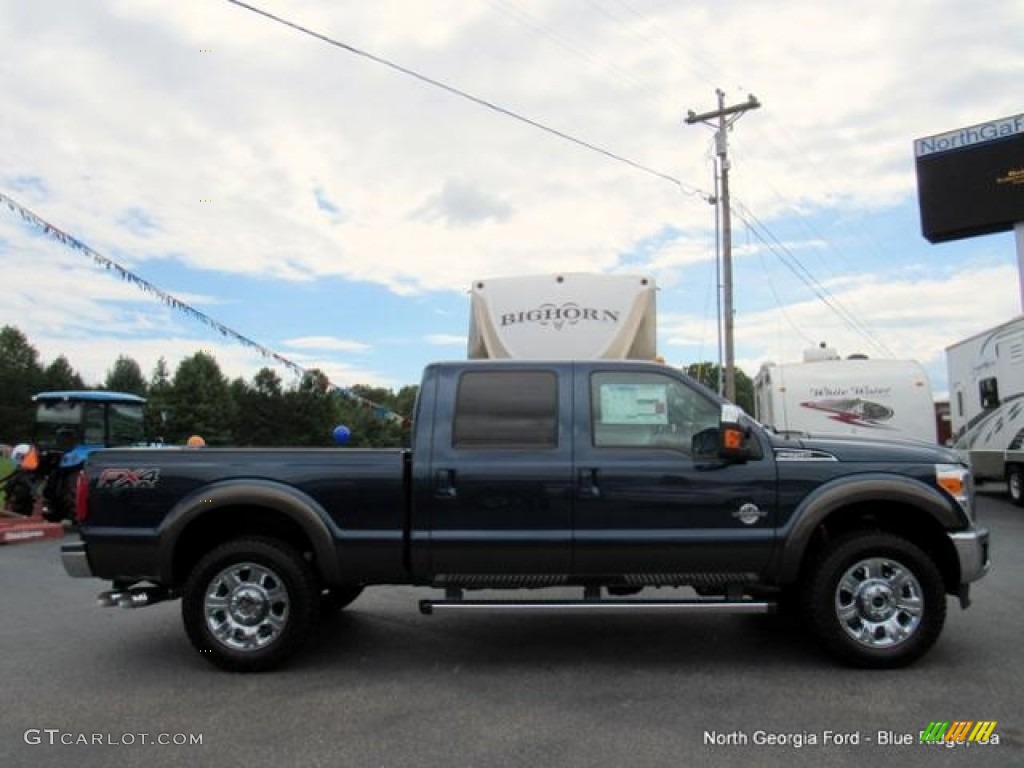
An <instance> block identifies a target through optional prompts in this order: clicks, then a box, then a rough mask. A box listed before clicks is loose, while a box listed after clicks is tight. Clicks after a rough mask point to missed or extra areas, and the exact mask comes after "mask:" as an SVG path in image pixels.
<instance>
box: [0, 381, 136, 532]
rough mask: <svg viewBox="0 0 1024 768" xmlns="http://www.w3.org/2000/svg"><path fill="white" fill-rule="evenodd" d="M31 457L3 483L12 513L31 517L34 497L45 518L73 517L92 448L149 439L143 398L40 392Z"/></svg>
mask: <svg viewBox="0 0 1024 768" xmlns="http://www.w3.org/2000/svg"><path fill="white" fill-rule="evenodd" d="M32 401H33V402H34V403H35V407H36V418H35V431H34V435H33V448H32V452H33V454H34V457H33V459H32V461H31V462H30V463H29V464H28V465H26V466H23V467H21V468H20V469H19V471H17V472H16V473H15V474H14V475H12V476H11V477H10V478H9V479H8V480H7V482H6V483H5V490H6V492H7V499H8V505H9V506H10V508H11V510H12V511H13V512H16V513H17V514H20V515H25V516H28V515H31V514H32V513H33V510H34V509H35V506H36V501H37V500H38V499H40V498H41V499H42V501H43V502H44V504H45V508H44V511H43V516H44V517H45V518H46V519H47V520H51V521H59V520H63V519H71V517H72V516H73V512H74V507H75V504H74V494H75V479H76V475H77V471H78V470H79V469H81V467H82V465H83V464H85V460H86V459H87V458H88V457H89V454H91V453H92V452H93V451H96V450H99V449H101V448H110V447H117V446H129V445H144V444H145V442H146V430H145V404H146V401H145V399H144V398H142V397H139V396H138V395H131V394H127V393H124V392H91V391H77V390H76V391H67V392H40V393H39V394H37V395H35V396H34V397H33V398H32Z"/></svg>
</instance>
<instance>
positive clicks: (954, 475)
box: [935, 464, 974, 523]
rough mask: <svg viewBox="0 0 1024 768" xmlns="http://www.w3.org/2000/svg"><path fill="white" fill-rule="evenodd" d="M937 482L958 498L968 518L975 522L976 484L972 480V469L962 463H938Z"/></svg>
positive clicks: (936, 466) (936, 468) (936, 469)
mask: <svg viewBox="0 0 1024 768" xmlns="http://www.w3.org/2000/svg"><path fill="white" fill-rule="evenodd" d="M935 482H937V483H938V484H939V487H940V488H943V489H945V490H946V491H947V492H948V493H949V495H950V496H952V497H953V498H954V499H956V502H957V504H959V505H960V508H961V509H963V511H964V514H966V515H967V519H968V520H970V521H971V522H972V523H973V522H974V505H973V504H972V503H971V502H972V501H973V497H974V485H973V484H972V482H971V470H970V469H968V468H967V467H965V466H964V465H962V464H936V465H935Z"/></svg>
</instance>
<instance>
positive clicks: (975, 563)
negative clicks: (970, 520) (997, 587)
mask: <svg viewBox="0 0 1024 768" xmlns="http://www.w3.org/2000/svg"><path fill="white" fill-rule="evenodd" d="M949 538H950V539H951V540H952V542H953V546H954V547H956V556H957V558H958V559H959V560H960V583H961V584H969V583H970V582H972V581H977V580H978V579H980V578H981V577H982V576H984V575H985V574H986V573H988V571H989V569H990V568H991V567H992V561H991V560H990V559H989V554H988V529H987V528H976V529H974V530H971V531H963V532H961V533H951V534H949Z"/></svg>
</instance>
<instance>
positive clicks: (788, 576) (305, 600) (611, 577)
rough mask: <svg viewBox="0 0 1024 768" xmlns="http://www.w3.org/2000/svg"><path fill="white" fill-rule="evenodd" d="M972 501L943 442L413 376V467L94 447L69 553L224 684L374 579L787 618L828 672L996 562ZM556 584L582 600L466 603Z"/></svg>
mask: <svg viewBox="0 0 1024 768" xmlns="http://www.w3.org/2000/svg"><path fill="white" fill-rule="evenodd" d="M972 502H973V489H972V485H971V477H970V473H969V470H968V468H967V467H966V466H965V465H964V464H963V463H961V462H960V461H959V459H958V458H957V456H956V455H955V454H953V453H951V452H950V451H947V450H945V449H943V448H940V447H938V446H934V445H926V444H923V443H909V442H900V443H896V442H881V441H878V442H871V441H862V440H853V439H849V438H820V439H811V438H807V439H793V438H789V439H783V438H782V437H780V436H778V435H775V434H772V433H771V432H769V431H768V430H766V429H764V428H763V427H761V426H760V425H759V424H757V423H756V422H755V421H753V420H752V419H750V418H749V417H747V416H746V415H745V414H743V413H742V411H740V409H738V408H737V407H735V406H733V405H730V404H728V403H726V402H724V401H722V400H721V399H720V398H718V397H717V396H716V395H714V394H713V393H711V392H709V391H708V390H706V389H704V388H703V387H701V386H700V385H699V384H697V383H696V382H694V381H693V380H691V379H689V378H687V377H686V376H684V375H683V374H682V373H680V372H679V371H677V370H674V369H671V368H668V367H666V366H662V365H657V364H650V363H636V362H623V361H589V362H556V363H551V362H522V361H517V362H507V361H505V362H479V361H477V362H455V363H438V364H434V365H431V366H429V367H428V368H427V369H426V371H425V373H424V376H423V383H422V387H421V389H420V394H419V399H418V402H417V405H416V413H415V419H414V430H413V434H412V447H411V449H410V450H355V449H342V448H339V449H288V448H283V449H207V448H200V449H188V448H182V449H113V450H104V451H100V452H98V453H96V454H94V455H93V456H92V457H91V458H90V459H89V462H88V464H87V466H86V469H85V471H84V472H83V473H82V475H81V476H80V478H79V481H78V495H77V511H76V516H77V519H78V523H79V526H80V532H81V540H80V541H71V542H68V543H67V544H65V545H64V547H63V553H62V555H63V560H64V565H65V568H66V570H67V571H68V573H69V574H71V575H72V576H82V577H97V578H102V579H106V580H110V581H111V582H112V585H111V589H109V590H108V591H106V592H104V593H102V594H101V595H100V600H101V602H102V603H103V604H105V605H121V606H123V607H138V606H143V605H147V604H150V603H154V602H158V601H160V600H165V599H170V598H177V597H180V598H181V600H182V615H183V619H184V624H185V628H186V631H187V633H188V636H189V638H190V639H191V641H192V643H193V645H194V646H195V647H196V649H197V650H199V651H202V655H203V658H206V659H209V660H210V661H212V662H213V663H215V664H218V665H220V666H222V667H224V668H227V669H232V670H236V671H255V670H261V669H268V668H270V667H273V666H276V665H277V664H279V663H280V662H282V661H283V660H284V659H285V658H286V657H287V656H288V655H289V654H291V653H292V652H293V651H294V650H295V649H296V648H297V647H298V646H299V644H300V643H301V642H302V641H303V640H304V639H305V638H306V637H307V636H308V634H309V633H310V632H311V631H312V629H313V628H314V626H315V624H316V621H317V618H318V616H319V615H321V614H322V613H323V612H325V611H330V610H337V609H339V608H342V607H344V606H345V605H347V604H348V603H350V602H351V601H353V600H355V599H356V597H358V595H359V593H360V591H361V590H362V589H363V588H364V587H366V586H370V585H381V584H412V585H420V586H423V587H433V588H437V589H442V590H444V596H443V598H441V596H440V595H438V594H436V593H435V595H434V597H436V598H437V599H427V600H423V601H422V602H421V604H420V608H421V610H423V611H424V612H425V613H432V612H435V611H441V610H522V611H528V610H559V611H584V610H605V611H616V612H625V611H652V610H679V611H684V612H685V611H726V612H730V611H731V612H765V613H766V612H770V611H773V610H775V609H776V608H778V607H784V608H788V607H789V606H791V605H792V606H793V607H794V608H795V609H796V610H798V611H799V612H800V615H801V616H802V618H803V619H804V620H805V621H806V622H807V624H808V626H809V628H810V630H811V631H812V632H813V634H814V635H815V636H816V637H817V638H818V639H819V640H820V641H821V643H822V644H823V646H824V647H825V648H826V649H827V650H829V651H830V652H832V653H833V654H834V655H836V656H837V657H839V658H840V659H842V660H844V661H846V662H848V663H852V664H856V665H860V666H868V667H892V666H899V665H903V664H907V663H909V662H911V661H913V660H914V659H916V658H917V657H919V656H920V655H921V654H922V653H924V652H925V651H927V650H928V648H930V647H931V645H932V644H933V643H934V642H935V640H936V639H937V638H938V636H939V633H940V632H941V629H942V626H943V623H944V621H945V616H946V595H947V594H950V595H954V596H957V597H958V598H959V600H960V603H961V605H962V606H963V607H967V605H968V603H969V599H968V590H969V584H970V583H971V582H972V581H975V580H977V579H979V578H980V577H982V576H983V575H984V574H985V573H986V571H987V570H988V568H989V549H988V532H987V531H986V530H984V529H982V528H979V527H978V525H977V524H976V520H975V513H974V508H973V503H972ZM544 587H577V588H580V589H581V593H580V599H578V600H566V599H564V597H563V598H562V599H558V600H544V599H528V600H524V599H516V600H500V601H495V600H482V599H469V598H467V597H466V593H467V592H471V591H473V590H484V589H486V590H500V589H519V590H521V589H524V588H526V589H534V590H538V591H534V592H531V593H530V594H531V595H532V596H537V595H542V594H543V593H542V592H540V591H539V588H544ZM651 587H664V588H687V589H688V590H689V591H685V592H678V591H673V592H669V593H668V594H671V595H681V596H680V597H675V598H672V599H651V598H649V597H647V595H650V594H651V593H652V591H651V590H648V591H647V592H644V594H643V595H641V596H639V597H637V596H636V595H638V593H640V592H641V591H642V590H644V589H645V588H651ZM656 594H658V595H662V594H665V593H664V592H657V593H656Z"/></svg>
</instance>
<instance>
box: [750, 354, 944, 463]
mask: <svg viewBox="0 0 1024 768" xmlns="http://www.w3.org/2000/svg"><path fill="white" fill-rule="evenodd" d="M754 411H755V415H756V417H757V419H758V420H759V421H760V422H762V423H763V424H765V425H767V426H770V427H774V428H775V429H776V430H777V431H779V432H783V433H804V434H817V435H824V434H846V435H860V436H864V437H866V436H874V437H884V438H891V437H894V438H910V439H914V440H924V441H927V442H930V443H934V442H936V429H935V404H934V402H933V399H932V388H931V384H930V383H929V381H928V374H927V373H925V370H924V368H922V367H921V365H920V363H917V362H915V361H913V360H871V359H868V358H866V357H862V356H854V357H851V358H849V359H846V360H841V359H840V358H839V355H838V354H837V353H836V351H835V350H833V349H830V348H828V347H825V346H824V345H822V347H820V348H816V349H809V350H807V351H805V352H804V361H803V362H802V363H784V364H782V365H775V364H774V363H765V364H764V365H762V366H761V370H760V371H759V372H758V374H757V376H756V377H755V378H754Z"/></svg>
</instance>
